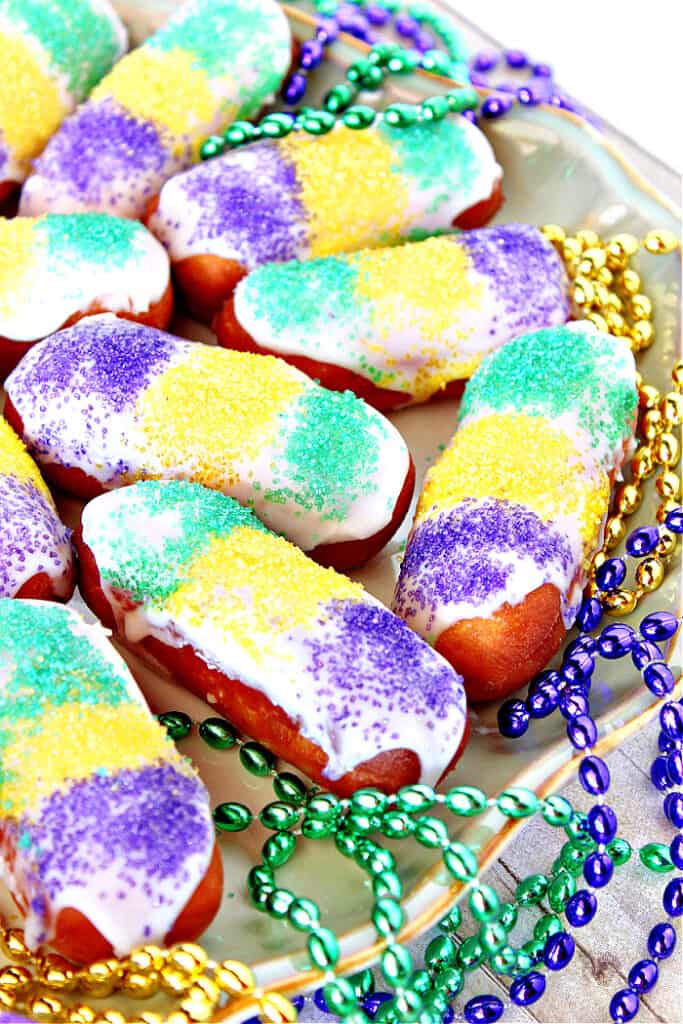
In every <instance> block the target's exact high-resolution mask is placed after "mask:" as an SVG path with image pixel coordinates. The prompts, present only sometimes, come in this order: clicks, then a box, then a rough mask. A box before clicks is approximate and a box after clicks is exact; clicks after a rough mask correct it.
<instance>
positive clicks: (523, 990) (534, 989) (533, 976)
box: [510, 971, 545, 1006]
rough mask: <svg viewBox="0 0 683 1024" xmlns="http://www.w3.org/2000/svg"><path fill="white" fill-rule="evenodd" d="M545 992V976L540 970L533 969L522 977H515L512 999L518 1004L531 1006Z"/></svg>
mask: <svg viewBox="0 0 683 1024" xmlns="http://www.w3.org/2000/svg"><path fill="white" fill-rule="evenodd" d="M544 992H545V977H544V976H543V975H542V974H539V972H538V971H531V972H530V973H529V974H525V975H524V977H522V978H515V980H514V981H513V983H512V985H511V986H510V999H512V1001H513V1003H516V1004H517V1006H530V1005H531V1004H532V1003H535V1002H537V1001H538V1000H539V999H540V998H541V996H542V995H543V993H544Z"/></svg>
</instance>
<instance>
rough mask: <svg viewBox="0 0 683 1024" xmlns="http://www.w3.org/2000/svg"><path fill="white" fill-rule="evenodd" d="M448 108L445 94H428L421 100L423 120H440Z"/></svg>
mask: <svg viewBox="0 0 683 1024" xmlns="http://www.w3.org/2000/svg"><path fill="white" fill-rule="evenodd" d="M449 109H450V108H449V106H448V100H447V99H446V97H445V96H430V97H429V98H428V99H426V100H423V101H422V116H423V118H424V119H425V121H442V120H443V118H444V117H446V115H447V114H448V112H449Z"/></svg>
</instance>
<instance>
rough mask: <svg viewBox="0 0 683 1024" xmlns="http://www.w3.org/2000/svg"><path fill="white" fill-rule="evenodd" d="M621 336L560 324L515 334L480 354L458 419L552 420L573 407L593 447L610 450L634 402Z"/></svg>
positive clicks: (623, 432) (625, 430) (626, 430)
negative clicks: (484, 415)
mask: <svg viewBox="0 0 683 1024" xmlns="http://www.w3.org/2000/svg"><path fill="white" fill-rule="evenodd" d="M632 361H633V360H632V357H631V354H630V352H629V351H628V349H627V347H626V345H625V343H624V342H622V341H620V340H619V339H617V338H609V337H607V336H606V335H604V334H600V333H598V332H595V333H593V332H592V331H591V332H589V331H584V330H581V331H578V330H570V329H569V328H567V327H566V326H565V325H561V326H559V327H549V328H546V329H545V330H541V331H535V332H533V333H531V334H525V335H522V337H520V338H517V339H516V340H515V341H513V342H510V344H508V345H505V346H503V348H501V349H499V350H498V351H497V352H494V353H492V354H491V355H490V356H488V357H487V358H486V359H484V360H483V362H482V363H481V365H480V366H479V369H478V370H477V371H476V373H475V374H474V376H473V377H472V379H471V380H470V382H469V383H468V385H467V387H466V388H465V394H464V396H463V399H462V402H461V405H460V417H461V418H464V417H465V416H467V415H469V414H471V413H475V412H476V413H478V412H480V411H483V410H485V409H491V410H493V411H496V412H503V411H513V410H514V411H516V412H524V413H528V414H530V415H542V416H547V417H548V418H549V419H557V418H558V417H560V416H562V414H563V413H566V412H568V411H573V412H574V413H575V414H576V416H577V419H578V421H579V424H580V425H581V426H582V427H583V429H584V430H585V431H586V432H587V434H588V435H589V437H590V438H591V442H592V445H593V447H599V446H602V445H605V444H606V446H607V449H608V450H609V451H610V452H612V451H614V450H615V449H616V448H617V447H618V446H619V445H620V444H621V443H622V442H623V441H624V440H625V439H626V438H627V437H628V436H629V434H630V432H631V424H632V422H633V417H634V414H635V411H636V406H637V403H638V395H637V391H636V389H635V384H634V376H633V373H632V372H631V373H629V372H628V370H629V363H631V364H632Z"/></svg>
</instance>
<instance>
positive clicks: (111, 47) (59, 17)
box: [0, 0, 119, 101]
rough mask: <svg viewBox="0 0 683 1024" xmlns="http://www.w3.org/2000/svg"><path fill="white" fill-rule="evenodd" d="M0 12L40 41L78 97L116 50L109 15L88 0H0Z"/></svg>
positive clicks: (107, 65)
mask: <svg viewBox="0 0 683 1024" xmlns="http://www.w3.org/2000/svg"><path fill="white" fill-rule="evenodd" d="M0 15H3V16H4V17H6V18H7V19H8V21H11V22H13V23H14V24H19V25H22V26H23V27H24V28H25V29H26V31H27V32H29V33H30V34H31V35H33V36H34V37H35V38H36V39H37V40H38V41H39V42H40V44H41V46H43V48H44V49H45V50H46V51H47V53H48V54H49V57H50V62H51V64H52V65H53V66H54V67H56V68H58V69H59V70H60V71H61V72H62V73H63V74H64V75H66V78H67V81H68V86H69V91H70V92H72V93H73V94H74V95H75V97H76V99H77V100H79V101H80V100H82V99H84V98H85V97H86V96H87V95H88V93H89V92H90V91H91V89H93V88H94V86H95V85H97V83H98V82H99V80H100V79H101V78H102V77H103V75H105V74H106V73H107V71H109V69H110V68H111V66H112V64H113V63H114V61H115V60H116V57H117V55H118V52H119V41H118V38H117V35H116V32H115V30H114V25H113V24H112V20H111V18H110V17H108V16H107V15H106V14H104V13H103V12H102V11H101V10H98V5H97V4H96V3H92V2H91V0H0Z"/></svg>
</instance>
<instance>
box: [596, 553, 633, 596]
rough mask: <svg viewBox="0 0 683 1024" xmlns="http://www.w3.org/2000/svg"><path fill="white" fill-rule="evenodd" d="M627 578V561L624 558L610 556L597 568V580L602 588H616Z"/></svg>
mask: <svg viewBox="0 0 683 1024" xmlns="http://www.w3.org/2000/svg"><path fill="white" fill-rule="evenodd" d="M625 578H626V562H625V561H624V560H623V558H608V559H607V561H606V562H603V563H602V565H600V566H598V568H597V569H596V570H595V582H596V583H597V585H598V587H599V588H600V590H616V589H617V587H620V586H621V584H622V583H623V582H624V579H625Z"/></svg>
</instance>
